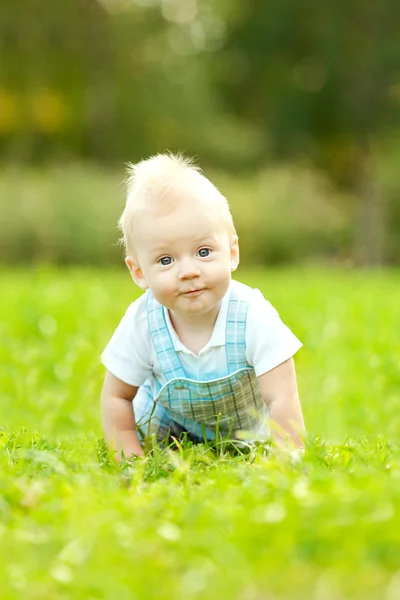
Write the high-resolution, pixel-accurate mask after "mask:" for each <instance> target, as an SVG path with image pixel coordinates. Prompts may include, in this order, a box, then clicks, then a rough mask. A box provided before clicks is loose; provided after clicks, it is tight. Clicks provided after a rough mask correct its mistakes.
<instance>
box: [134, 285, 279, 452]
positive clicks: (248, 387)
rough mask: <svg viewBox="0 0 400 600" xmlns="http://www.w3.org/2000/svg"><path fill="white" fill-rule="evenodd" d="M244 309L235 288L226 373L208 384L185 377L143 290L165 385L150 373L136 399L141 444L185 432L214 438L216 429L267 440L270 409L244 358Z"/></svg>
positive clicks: (161, 318)
mask: <svg viewBox="0 0 400 600" xmlns="http://www.w3.org/2000/svg"><path fill="white" fill-rule="evenodd" d="M247 307H248V306H247V303H246V302H245V301H243V300H241V299H239V298H238V297H237V293H236V292H235V289H234V288H233V290H232V292H231V296H230V299H229V306H228V313H227V321H226V340H225V344H226V346H225V347H226V362H227V373H226V374H224V376H222V377H220V378H218V379H215V380H212V381H196V380H193V379H189V378H188V377H187V376H186V374H185V371H184V369H183V366H182V364H181V361H180V359H179V356H178V354H177V352H176V351H175V348H174V344H173V341H172V338H171V335H170V332H169V329H168V326H167V323H166V320H165V314H164V309H163V307H162V306H161V305H160V304H159V303H158V302H157V301H156V300H155V298H154V296H153V295H152V294H151V292H150V291H148V292H147V318H148V324H149V329H150V334H151V337H152V341H153V344H154V348H155V351H156V353H157V356H158V360H159V361H160V365H161V370H162V372H163V375H164V377H165V379H166V383H164V384H161V383H160V382H159V381H158V380H157V379H156V377H155V376H154V375H153V376H152V379H153V381H152V382H150V380H147V381H146V382H145V383H144V384H143V385H142V386H141V387H140V388H139V390H138V394H137V396H136V398H135V399H134V411H135V419H136V423H137V426H138V435H139V439H141V441H143V436H144V435H149V434H155V435H156V438H157V441H158V442H161V441H162V440H164V439H165V438H166V437H167V436H168V435H169V434H172V435H176V436H178V435H179V434H180V433H182V432H183V431H186V432H188V437H189V438H190V439H192V440H194V441H203V439H204V437H207V439H210V440H212V439H215V437H216V433H217V431H219V432H220V434H222V435H223V436H224V437H225V436H229V437H230V438H239V439H253V440H254V439H265V438H266V437H267V436H268V434H269V428H268V410H267V407H266V405H265V403H264V401H263V399H262V397H261V392H260V387H259V385H258V381H257V377H256V375H255V373H254V369H253V367H251V366H250V365H249V364H248V362H247V360H246V342H245V333H246V315H247ZM151 383H152V384H153V385H151Z"/></svg>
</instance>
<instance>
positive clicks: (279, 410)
mask: <svg viewBox="0 0 400 600" xmlns="http://www.w3.org/2000/svg"><path fill="white" fill-rule="evenodd" d="M258 381H259V384H260V388H261V394H262V397H263V400H264V402H265V403H266V405H267V406H268V409H269V415H270V419H271V432H272V440H273V441H274V442H277V443H278V444H279V445H280V446H283V445H285V443H286V438H287V436H288V437H289V439H288V442H289V445H290V446H291V447H292V448H293V447H295V448H299V447H301V446H302V445H303V438H304V434H305V429H304V420H303V414H302V411H301V404H300V399H299V393H298V390H297V381H296V371H295V367H294V360H293V358H289V360H286V361H285V362H283V363H282V364H280V365H278V366H277V367H275V368H274V369H272V370H271V371H268V372H267V373H264V374H263V375H260V376H259V377H258Z"/></svg>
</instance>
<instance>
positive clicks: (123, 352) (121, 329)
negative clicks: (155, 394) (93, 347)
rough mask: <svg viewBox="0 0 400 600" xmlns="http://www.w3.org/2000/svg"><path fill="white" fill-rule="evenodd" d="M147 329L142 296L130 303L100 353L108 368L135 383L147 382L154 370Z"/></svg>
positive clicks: (114, 373) (127, 381) (122, 379)
mask: <svg viewBox="0 0 400 600" xmlns="http://www.w3.org/2000/svg"><path fill="white" fill-rule="evenodd" d="M147 329H148V327H147V315H146V302H145V298H144V296H141V297H140V298H139V299H138V300H136V302H134V303H133V304H131V305H130V306H129V308H128V310H127V311H126V313H125V315H124V317H123V318H122V320H121V322H120V324H119V325H118V327H117V329H116V330H115V332H114V334H113V336H112V338H111V340H110V341H109V343H108V344H107V346H106V348H105V350H104V352H103V354H102V355H101V361H102V363H103V365H104V366H105V367H106V369H107V370H108V371H110V372H111V373H112V374H113V375H115V377H118V379H120V380H121V381H123V382H124V383H127V384H129V385H133V386H136V387H139V386H140V385H142V384H143V383H144V382H145V380H146V379H147V377H148V376H149V375H150V373H151V370H152V366H151V363H152V357H151V351H150V344H149V340H148V336H147V335H146V330H147Z"/></svg>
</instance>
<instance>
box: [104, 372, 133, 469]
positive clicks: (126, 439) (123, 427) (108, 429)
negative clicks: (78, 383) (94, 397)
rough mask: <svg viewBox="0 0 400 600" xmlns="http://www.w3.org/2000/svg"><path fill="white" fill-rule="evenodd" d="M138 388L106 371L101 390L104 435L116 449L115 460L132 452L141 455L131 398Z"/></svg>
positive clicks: (128, 455) (110, 445)
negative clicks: (122, 454)
mask: <svg viewBox="0 0 400 600" xmlns="http://www.w3.org/2000/svg"><path fill="white" fill-rule="evenodd" d="M137 391H138V388H137V387H135V386H133V385H128V384H127V383H124V382H123V381H121V380H120V379H118V378H117V377H115V376H114V375H113V374H112V373H110V371H107V372H106V376H105V379H104V385H103V390H102V392H101V410H102V419H103V429H104V437H105V438H106V441H107V444H108V445H109V447H110V448H112V449H114V450H115V449H116V450H117V460H118V461H120V460H121V452H122V451H123V453H124V456H125V458H129V457H130V456H131V455H132V454H135V455H137V456H143V449H142V447H141V445H140V442H139V439H138V436H137V433H136V423H135V417H134V414H133V409H132V400H133V398H134V397H135V396H136V392H137Z"/></svg>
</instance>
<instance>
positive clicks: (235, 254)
mask: <svg viewBox="0 0 400 600" xmlns="http://www.w3.org/2000/svg"><path fill="white" fill-rule="evenodd" d="M230 253H231V271H236V269H237V268H238V265H239V239H238V236H237V235H234V236H233V238H232V240H231V249H230Z"/></svg>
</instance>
